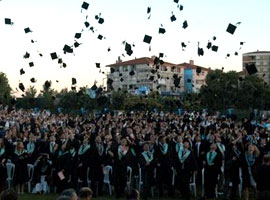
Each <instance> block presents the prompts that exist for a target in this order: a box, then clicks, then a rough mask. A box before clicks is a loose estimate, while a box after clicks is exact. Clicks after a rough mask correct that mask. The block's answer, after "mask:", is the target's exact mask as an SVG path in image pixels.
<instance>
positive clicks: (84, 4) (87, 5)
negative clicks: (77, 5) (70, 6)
mask: <svg viewBox="0 0 270 200" xmlns="http://www.w3.org/2000/svg"><path fill="white" fill-rule="evenodd" d="M88 7H89V3H87V2H85V1H84V2H83V4H82V8H83V9H85V10H87V9H88Z"/></svg>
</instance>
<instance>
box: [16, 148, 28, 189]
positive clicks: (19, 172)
mask: <svg viewBox="0 0 270 200" xmlns="http://www.w3.org/2000/svg"><path fill="white" fill-rule="evenodd" d="M27 160H28V154H27V152H26V151H23V152H22V153H17V151H16V150H15V152H14V154H13V163H14V164H15V173H14V182H15V185H17V184H25V183H26V182H27V180H28V169H27Z"/></svg>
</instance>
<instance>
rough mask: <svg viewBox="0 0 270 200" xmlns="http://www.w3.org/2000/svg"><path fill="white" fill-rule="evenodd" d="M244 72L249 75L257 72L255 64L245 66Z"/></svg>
mask: <svg viewBox="0 0 270 200" xmlns="http://www.w3.org/2000/svg"><path fill="white" fill-rule="evenodd" d="M246 70H247V72H248V74H249V75H252V74H256V73H257V72H258V70H257V68H256V65H255V64H246Z"/></svg>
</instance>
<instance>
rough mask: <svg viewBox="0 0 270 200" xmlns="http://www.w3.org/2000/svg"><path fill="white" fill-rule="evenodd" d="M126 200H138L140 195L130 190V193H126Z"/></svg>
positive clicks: (134, 190)
mask: <svg viewBox="0 0 270 200" xmlns="http://www.w3.org/2000/svg"><path fill="white" fill-rule="evenodd" d="M126 199H127V200H139V199H140V193H139V191H138V190H136V189H131V190H130V192H128V193H127V198H126Z"/></svg>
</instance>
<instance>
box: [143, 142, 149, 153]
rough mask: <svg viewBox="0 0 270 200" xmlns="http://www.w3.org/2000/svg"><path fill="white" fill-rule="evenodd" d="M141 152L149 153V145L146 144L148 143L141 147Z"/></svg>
mask: <svg viewBox="0 0 270 200" xmlns="http://www.w3.org/2000/svg"><path fill="white" fill-rule="evenodd" d="M143 150H144V151H149V144H148V143H145V144H144V145H143Z"/></svg>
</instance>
